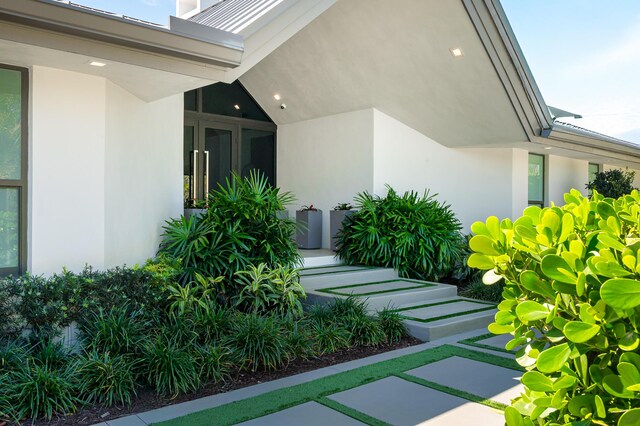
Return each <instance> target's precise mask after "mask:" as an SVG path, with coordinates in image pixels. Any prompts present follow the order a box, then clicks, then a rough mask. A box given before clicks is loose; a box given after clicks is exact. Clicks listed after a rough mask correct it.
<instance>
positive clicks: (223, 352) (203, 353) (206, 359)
mask: <svg viewBox="0 0 640 426" xmlns="http://www.w3.org/2000/svg"><path fill="white" fill-rule="evenodd" d="M196 351H197V363H198V365H199V366H200V377H202V378H204V379H205V380H207V381H211V382H214V383H216V382H220V381H224V380H225V379H226V378H227V377H229V373H230V372H231V369H232V368H233V366H234V363H233V359H234V358H235V355H234V353H233V351H232V350H231V349H229V348H228V347H227V346H224V345H217V344H215V343H209V344H205V345H199V346H197V347H196Z"/></svg>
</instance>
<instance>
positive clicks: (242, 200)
mask: <svg viewBox="0 0 640 426" xmlns="http://www.w3.org/2000/svg"><path fill="white" fill-rule="evenodd" d="M292 201H293V197H292V196H291V195H290V194H289V193H282V194H281V193H279V190H278V188H274V187H272V186H270V185H269V182H268V180H267V179H266V178H265V177H264V176H263V175H259V174H258V173H257V172H252V173H251V175H250V176H248V177H246V178H244V179H243V178H241V177H239V176H238V175H236V174H234V175H233V176H232V178H231V179H229V180H227V183H226V185H225V186H222V185H221V186H219V188H218V189H217V190H212V191H211V192H210V194H209V197H208V203H207V204H208V206H209V208H208V210H207V211H206V213H205V214H204V215H202V216H201V217H200V218H198V219H196V218H193V217H192V218H190V219H189V220H187V219H185V218H184V217H183V218H181V219H174V220H170V221H168V222H167V225H166V226H165V227H164V234H163V240H162V243H161V245H160V250H159V253H160V254H166V255H167V256H169V257H171V258H174V259H180V261H181V262H182V266H183V268H184V271H185V272H184V274H183V276H182V283H183V284H184V283H187V282H189V281H193V280H194V278H195V273H196V272H197V273H199V274H200V275H202V276H205V277H218V276H224V277H225V285H226V286H221V288H220V293H221V296H227V297H230V296H234V295H235V294H236V293H237V291H236V288H235V287H234V281H235V273H236V272H238V271H244V270H247V269H248V267H249V265H257V264H259V263H265V264H267V265H268V266H269V268H274V267H276V265H279V264H280V265H284V266H288V267H293V266H295V265H297V264H299V263H300V255H299V254H298V251H297V249H296V246H295V243H294V241H293V240H292V236H293V234H294V232H295V222H294V221H293V220H291V219H279V218H278V216H277V214H278V212H279V211H281V210H283V209H284V207H285V205H287V204H289V203H291V202H292ZM227 291H228V292H230V294H228V295H227V294H226V292H227Z"/></svg>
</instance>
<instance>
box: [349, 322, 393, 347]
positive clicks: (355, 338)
mask: <svg viewBox="0 0 640 426" xmlns="http://www.w3.org/2000/svg"><path fill="white" fill-rule="evenodd" d="M348 327H349V331H350V332H351V342H352V343H353V344H354V345H363V346H378V345H380V344H382V343H383V342H384V341H385V339H386V336H385V334H384V331H383V330H382V327H381V325H380V323H379V322H378V321H376V320H375V319H374V318H372V317H370V316H363V317H353V318H350V319H349V321H348Z"/></svg>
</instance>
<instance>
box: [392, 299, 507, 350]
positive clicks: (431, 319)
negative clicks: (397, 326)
mask: <svg viewBox="0 0 640 426" xmlns="http://www.w3.org/2000/svg"><path fill="white" fill-rule="evenodd" d="M406 308H407V307H405V308H404V309H406ZM497 311H498V310H497V309H496V308H495V305H493V304H487V303H486V302H480V301H473V300H471V299H464V298H453V299H452V300H450V301H448V303H444V304H440V305H432V306H426V307H424V306H417V307H413V309H409V310H401V311H399V313H400V314H401V315H403V316H405V317H406V320H405V325H406V326H407V329H408V331H409V334H411V335H412V336H413V337H415V338H417V339H420V340H423V341H425V342H429V341H432V340H436V339H441V338H443V337H447V336H452V335H454V334H458V333H463V332H466V331H472V330H479V329H486V327H487V326H488V325H489V324H491V323H492V322H493V319H494V316H495V314H496V312H497Z"/></svg>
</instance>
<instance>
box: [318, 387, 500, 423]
mask: <svg viewBox="0 0 640 426" xmlns="http://www.w3.org/2000/svg"><path fill="white" fill-rule="evenodd" d="M329 398H330V399H332V400H334V401H336V402H339V403H340V404H343V405H346V406H347V407H351V408H353V409H355V410H358V411H360V412H362V413H365V414H367V415H369V416H371V417H375V418H377V419H379V420H382V421H385V422H387V423H390V424H392V425H396V426H404V425H407V426H414V425H424V424H429V425H452V424H456V425H458V424H459V425H464V424H478V425H483V426H491V425H496V426H498V425H500V426H502V425H503V424H504V418H503V416H502V414H500V413H498V412H496V411H494V410H492V409H491V408H489V407H487V406H484V405H481V404H476V403H472V402H469V401H467V400H465V399H462V398H459V397H457V396H453V395H449V394H446V393H443V392H439V391H436V390H434V389H431V388H428V387H425V386H421V385H418V384H415V383H412V382H408V381H406V380H402V379H400V378H398V377H387V378H386V379H382V380H377V381H375V382H372V383H368V384H366V385H363V386H359V387H356V388H354V389H350V390H348V391H344V392H339V393H336V394H333V395H331V396H329ZM449 413H452V414H451V415H452V416H454V417H449ZM454 419H455V420H454ZM464 419H468V421H465V420H464Z"/></svg>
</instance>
